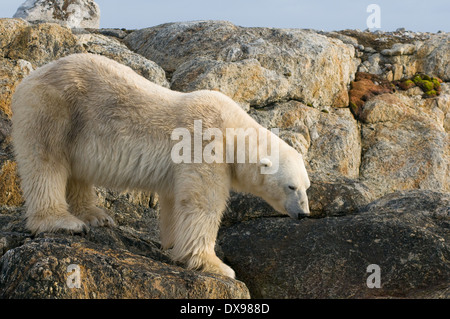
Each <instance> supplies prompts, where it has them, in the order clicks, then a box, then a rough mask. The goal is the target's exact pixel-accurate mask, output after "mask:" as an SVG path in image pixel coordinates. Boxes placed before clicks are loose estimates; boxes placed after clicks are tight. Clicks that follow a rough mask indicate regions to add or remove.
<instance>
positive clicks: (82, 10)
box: [14, 0, 100, 29]
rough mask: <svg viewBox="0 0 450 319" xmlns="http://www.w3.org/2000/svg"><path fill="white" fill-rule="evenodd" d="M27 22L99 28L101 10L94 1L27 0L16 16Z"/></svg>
mask: <svg viewBox="0 0 450 319" xmlns="http://www.w3.org/2000/svg"><path fill="white" fill-rule="evenodd" d="M14 18H22V19H25V20H27V21H40V22H42V21H45V22H55V23H60V24H63V25H65V26H68V27H69V28H97V29H98V28H99V27H100V8H99V6H98V5H97V4H96V3H95V2H94V1H93V0H52V1H48V0H27V1H25V2H24V3H23V4H22V5H21V6H20V7H19V8H18V9H17V12H16V13H15V14H14Z"/></svg>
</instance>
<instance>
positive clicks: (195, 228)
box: [166, 190, 235, 278]
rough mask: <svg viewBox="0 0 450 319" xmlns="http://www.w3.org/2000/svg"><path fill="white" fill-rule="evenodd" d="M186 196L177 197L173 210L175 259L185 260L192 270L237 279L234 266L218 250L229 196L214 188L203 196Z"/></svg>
mask: <svg viewBox="0 0 450 319" xmlns="http://www.w3.org/2000/svg"><path fill="white" fill-rule="evenodd" d="M208 193H209V194H208ZM197 194H200V193H197ZM184 195H185V196H179V197H178V198H177V199H176V200H175V203H174V208H173V211H172V212H171V213H172V214H173V215H172V216H171V221H172V222H173V228H172V229H173V238H172V239H173V248H172V252H171V254H172V258H173V260H175V261H179V262H182V263H184V264H185V265H186V267H187V268H188V269H197V270H201V271H204V272H211V273H216V274H221V275H225V276H228V277H231V278H235V273H234V271H233V269H231V268H230V267H229V266H227V265H226V264H224V263H223V262H222V261H221V260H220V259H219V258H218V257H217V256H216V253H215V251H214V247H215V243H216V237H217V233H218V230H219V226H220V221H221V218H222V213H223V210H224V209H225V205H226V195H225V194H223V195H222V194H220V195H219V194H217V192H215V191H211V190H209V192H207V193H205V192H204V193H201V196H200V197H199V196H196V195H195V194H191V193H188V192H185V194H184ZM211 197H212V198H211ZM208 203H209V205H208ZM211 204H213V205H211ZM207 206H209V207H207ZM166 213H167V212H166Z"/></svg>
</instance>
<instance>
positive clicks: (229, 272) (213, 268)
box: [191, 255, 236, 279]
mask: <svg viewBox="0 0 450 319" xmlns="http://www.w3.org/2000/svg"><path fill="white" fill-rule="evenodd" d="M194 259H195V258H194ZM201 259H202V260H201V261H200V262H199V261H197V263H200V264H202V266H201V267H200V269H201V270H202V271H204V272H210V273H214V274H219V275H223V276H227V277H230V278H233V279H235V278H236V275H235V273H234V270H233V269H232V268H231V267H230V266H228V265H226V264H225V263H223V262H222V261H221V260H220V259H219V258H218V257H217V256H215V255H209V256H208V257H206V258H201ZM191 262H192V260H191Z"/></svg>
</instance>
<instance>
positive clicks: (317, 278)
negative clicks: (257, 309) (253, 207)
mask: <svg viewBox="0 0 450 319" xmlns="http://www.w3.org/2000/svg"><path fill="white" fill-rule="evenodd" d="M449 207H450V196H449V195H448V194H442V193H436V192H431V191H417V190H416V191H409V192H401V193H395V194H390V195H388V196H386V197H384V198H382V199H379V200H377V201H375V202H372V203H371V204H369V205H367V206H366V207H365V208H363V209H361V210H359V213H358V214H356V215H349V216H341V217H327V218H322V219H303V220H300V221H295V220H292V219H291V218H259V219H253V220H250V221H247V222H242V223H239V224H236V225H233V226H231V227H229V228H226V229H223V230H222V233H221V237H220V241H219V242H220V246H221V248H222V251H223V253H224V255H225V258H226V261H227V262H228V264H229V265H230V266H231V267H233V268H234V270H235V271H236V276H237V278H238V279H240V280H242V281H244V282H245V283H246V284H247V286H248V288H249V290H250V294H251V296H252V297H253V298H374V297H384V298H386V297H407V298H450V290H449V289H448V287H449V285H450V262H449V260H450V245H449V240H450V234H449V232H448V225H449V222H450V219H449V218H450V211H449ZM373 264H375V265H377V266H379V270H380V278H379V279H380V283H381V286H380V288H370V287H371V285H369V286H368V285H367V282H368V281H369V282H370V284H371V283H372V278H369V277H370V276H371V274H372V272H373V270H370V269H371V268H369V270H370V271H369V272H368V267H369V266H370V265H373Z"/></svg>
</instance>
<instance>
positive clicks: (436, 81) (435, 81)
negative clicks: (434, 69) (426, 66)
mask: <svg viewBox="0 0 450 319" xmlns="http://www.w3.org/2000/svg"><path fill="white" fill-rule="evenodd" d="M431 81H432V82H433V85H434V89H435V90H436V91H439V90H440V89H441V83H440V82H439V80H438V79H436V78H433V79H432V80H431Z"/></svg>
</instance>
